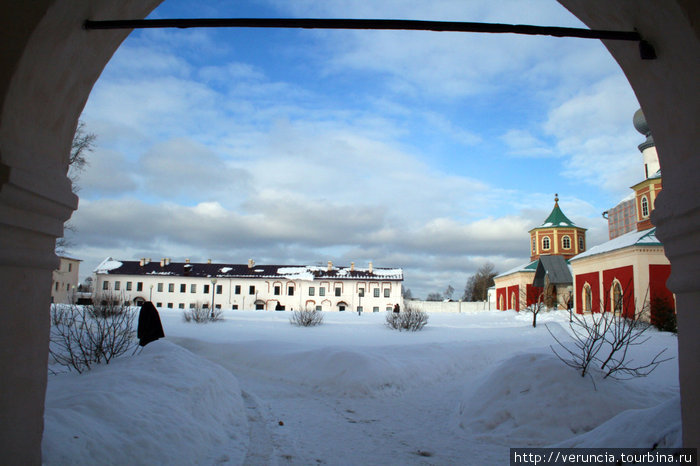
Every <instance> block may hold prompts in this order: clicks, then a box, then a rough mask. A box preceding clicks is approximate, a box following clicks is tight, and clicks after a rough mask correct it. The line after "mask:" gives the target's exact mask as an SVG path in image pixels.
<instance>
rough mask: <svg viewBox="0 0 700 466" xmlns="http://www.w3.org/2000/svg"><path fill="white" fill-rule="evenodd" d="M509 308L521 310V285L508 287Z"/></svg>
mask: <svg viewBox="0 0 700 466" xmlns="http://www.w3.org/2000/svg"><path fill="white" fill-rule="evenodd" d="M508 309H514V310H516V311H519V310H520V286H519V285H513V286H509V287H508Z"/></svg>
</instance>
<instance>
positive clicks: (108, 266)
mask: <svg viewBox="0 0 700 466" xmlns="http://www.w3.org/2000/svg"><path fill="white" fill-rule="evenodd" d="M122 265H123V264H122V263H121V262H119V261H115V260H114V259H112V258H111V257H108V258H107V259H105V260H103V261H102V262H101V263H100V265H98V266H97V267H95V270H94V272H95V273H107V272H109V271H110V270H114V269H118V268H119V267H121V266H122Z"/></svg>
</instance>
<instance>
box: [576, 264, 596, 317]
mask: <svg viewBox="0 0 700 466" xmlns="http://www.w3.org/2000/svg"><path fill="white" fill-rule="evenodd" d="M586 283H588V284H589V285H590V287H591V295H592V299H591V312H600V278H598V272H590V273H582V274H579V275H576V296H575V298H574V302H575V303H576V306H575V309H576V313H577V314H583V286H584V285H585V284H586Z"/></svg>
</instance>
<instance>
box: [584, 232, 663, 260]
mask: <svg viewBox="0 0 700 466" xmlns="http://www.w3.org/2000/svg"><path fill="white" fill-rule="evenodd" d="M636 245H644V246H663V244H661V241H659V239H658V238H657V237H656V227H654V228H651V229H649V230H642V231H630V232H629V233H625V234H624V235H620V236H618V237H617V238H614V239H611V240H610V241H606V242H605V243H602V244H599V245H597V246H593V247H592V248H591V249H589V250H588V251H586V252H582V253H581V254H579V255H578V256H575V257H572V258H571V260H572V261H576V260H579V259H583V258H584V257H590V256H595V255H598V254H604V253H607V252H611V251H617V250H619V249H624V248H628V247H632V246H636Z"/></svg>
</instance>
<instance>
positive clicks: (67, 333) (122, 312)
mask: <svg viewBox="0 0 700 466" xmlns="http://www.w3.org/2000/svg"><path fill="white" fill-rule="evenodd" d="M134 316H135V312H134V310H132V309H131V308H129V307H128V306H127V305H120V306H116V305H113V306H109V307H105V306H100V305H97V306H94V305H87V306H80V305H75V304H69V305H60V304H59V305H52V306H51V334H50V340H49V355H50V356H51V358H52V360H53V361H54V362H55V363H57V364H60V365H62V366H64V367H67V368H68V369H69V370H75V371H77V372H78V373H82V372H83V371H85V370H90V368H91V367H92V366H93V365H94V364H101V363H104V364H109V362H110V361H111V360H112V359H113V358H115V357H118V356H120V355H122V354H124V353H126V352H127V351H129V350H130V349H132V348H133V347H135V346H136V344H137V341H136V339H135V338H134V337H135V335H136V330H135V329H134Z"/></svg>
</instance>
